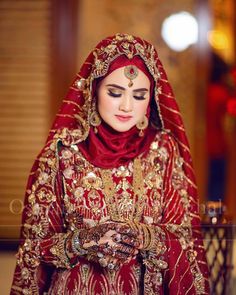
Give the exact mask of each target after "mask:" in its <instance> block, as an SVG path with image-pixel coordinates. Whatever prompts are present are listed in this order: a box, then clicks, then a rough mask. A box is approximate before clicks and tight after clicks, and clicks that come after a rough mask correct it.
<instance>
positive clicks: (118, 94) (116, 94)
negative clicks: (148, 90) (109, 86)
mask: <svg viewBox="0 0 236 295" xmlns="http://www.w3.org/2000/svg"><path fill="white" fill-rule="evenodd" d="M108 95H110V96H112V97H121V93H114V92H112V91H111V90H108ZM133 97H134V98H135V99H136V100H144V99H146V97H145V96H144V95H140V96H138V95H134V96H133Z"/></svg>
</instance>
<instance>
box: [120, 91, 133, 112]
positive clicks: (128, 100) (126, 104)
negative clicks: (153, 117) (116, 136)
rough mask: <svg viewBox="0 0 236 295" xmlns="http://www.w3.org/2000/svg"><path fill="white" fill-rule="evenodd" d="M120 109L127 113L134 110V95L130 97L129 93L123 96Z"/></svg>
mask: <svg viewBox="0 0 236 295" xmlns="http://www.w3.org/2000/svg"><path fill="white" fill-rule="evenodd" d="M119 110H120V111H123V112H125V113H129V112H132V110H133V102H132V97H130V96H129V95H125V96H123V97H122V99H121V102H120V106H119Z"/></svg>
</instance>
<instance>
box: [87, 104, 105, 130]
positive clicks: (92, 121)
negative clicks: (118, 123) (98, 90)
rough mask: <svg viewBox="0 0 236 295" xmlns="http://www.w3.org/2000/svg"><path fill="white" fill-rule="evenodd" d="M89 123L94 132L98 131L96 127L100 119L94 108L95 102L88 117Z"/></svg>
mask: <svg viewBox="0 0 236 295" xmlns="http://www.w3.org/2000/svg"><path fill="white" fill-rule="evenodd" d="M89 122H90V125H92V126H93V127H94V132H95V133H98V129H97V127H98V126H99V125H100V124H101V122H102V119H101V117H100V115H99V114H98V112H97V110H96V104H95V103H93V106H92V112H91V115H90V118H89Z"/></svg>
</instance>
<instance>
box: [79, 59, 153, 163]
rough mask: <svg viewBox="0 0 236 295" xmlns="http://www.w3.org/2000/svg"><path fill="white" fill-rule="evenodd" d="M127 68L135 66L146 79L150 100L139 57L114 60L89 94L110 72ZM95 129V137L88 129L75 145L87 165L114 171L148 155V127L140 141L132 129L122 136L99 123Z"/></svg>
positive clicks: (150, 78)
mask: <svg viewBox="0 0 236 295" xmlns="http://www.w3.org/2000/svg"><path fill="white" fill-rule="evenodd" d="M128 65H135V66H136V67H137V68H138V69H139V70H141V71H142V72H143V73H144V74H145V75H146V76H147V77H148V79H149V81H150V97H151V98H152V93H153V85H154V80H153V78H152V76H151V75H150V73H149V72H148V69H147V67H146V66H145V64H144V62H143V60H142V59H141V58H140V57H139V56H134V57H133V58H132V59H128V58H127V57H126V56H125V55H121V56H119V57H117V58H116V59H115V60H114V61H113V62H112V63H111V64H110V66H109V70H108V72H107V73H106V75H105V76H104V77H102V78H98V79H96V80H98V81H96V80H95V81H94V83H93V91H94V92H95V91H96V87H97V85H98V82H100V81H101V80H102V79H104V78H105V77H106V76H108V75H109V74H111V73H112V72H113V71H114V70H116V69H118V68H121V67H124V66H128ZM146 116H147V118H148V119H149V118H150V106H148V108H147V114H146ZM97 129H98V132H97V133H95V132H94V129H93V128H90V131H89V135H88V137H87V139H86V140H85V141H83V142H81V143H80V144H79V149H80V151H81V152H82V154H83V155H84V157H85V158H86V159H87V160H88V161H89V162H90V163H92V164H93V165H95V166H97V167H101V168H114V167H118V166H121V165H125V164H128V163H129V162H130V161H131V160H132V159H134V158H136V157H137V156H138V155H139V154H141V153H144V152H146V151H148V149H149V146H150V144H151V142H152V141H153V139H154V137H155V134H156V130H155V129H154V128H153V127H152V125H151V124H149V126H148V128H146V129H145V130H144V136H142V137H140V136H139V130H138V129H137V128H136V126H134V127H133V128H132V129H130V130H128V131H126V132H118V131H115V130H114V129H113V128H111V127H110V126H108V125H107V124H106V123H105V122H104V121H102V123H101V124H100V126H99V127H98V128H97Z"/></svg>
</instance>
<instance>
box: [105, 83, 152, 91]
mask: <svg viewBox="0 0 236 295" xmlns="http://www.w3.org/2000/svg"><path fill="white" fill-rule="evenodd" d="M106 86H109V87H115V88H118V89H120V90H125V88H124V87H121V86H119V85H117V84H107V85H106ZM143 91H145V92H147V91H148V89H147V88H139V89H134V90H133V92H143Z"/></svg>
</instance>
